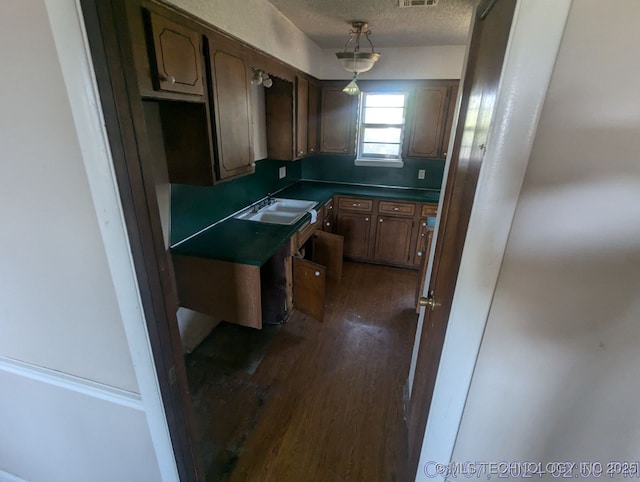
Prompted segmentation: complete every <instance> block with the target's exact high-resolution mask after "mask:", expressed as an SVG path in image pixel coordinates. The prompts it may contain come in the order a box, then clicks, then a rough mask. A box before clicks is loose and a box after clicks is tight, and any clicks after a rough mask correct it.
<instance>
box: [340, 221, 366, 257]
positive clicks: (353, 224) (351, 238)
mask: <svg viewBox="0 0 640 482" xmlns="http://www.w3.org/2000/svg"><path fill="white" fill-rule="evenodd" d="M370 216H371V215H370V214H363V213H349V212H338V223H337V225H338V226H337V230H336V232H337V233H338V234H340V235H342V236H344V239H345V243H344V255H345V256H346V257H347V258H360V259H363V258H366V257H367V255H368V253H369V239H370V237H369V233H370V231H371V229H370V227H371V217H370Z"/></svg>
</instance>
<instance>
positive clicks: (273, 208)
mask: <svg viewBox="0 0 640 482" xmlns="http://www.w3.org/2000/svg"><path fill="white" fill-rule="evenodd" d="M315 205H316V202H315V201H303V200H301V199H282V198H274V199H271V200H270V203H269V204H265V205H264V206H262V207H260V204H257V205H256V206H253V207H251V208H248V209H245V210H244V211H241V212H240V213H239V214H237V215H236V216H235V218H236V219H243V220H245V221H257V222H260V223H270V224H294V223H296V222H297V221H299V220H300V218H302V216H304V215H305V214H307V213H308V212H309V211H310V210H311V209H312V208H313V207H314V206H315Z"/></svg>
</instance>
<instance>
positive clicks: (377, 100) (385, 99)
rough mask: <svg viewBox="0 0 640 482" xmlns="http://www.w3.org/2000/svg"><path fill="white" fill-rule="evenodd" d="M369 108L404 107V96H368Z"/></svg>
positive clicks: (367, 104) (367, 103)
mask: <svg viewBox="0 0 640 482" xmlns="http://www.w3.org/2000/svg"><path fill="white" fill-rule="evenodd" d="M364 105H365V106H367V107H404V94H367V97H366V101H365V104H364Z"/></svg>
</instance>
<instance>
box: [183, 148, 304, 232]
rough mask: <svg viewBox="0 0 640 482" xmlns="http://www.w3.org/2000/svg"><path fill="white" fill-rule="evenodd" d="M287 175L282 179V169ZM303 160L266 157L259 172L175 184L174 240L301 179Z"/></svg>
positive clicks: (260, 165) (260, 163) (259, 165)
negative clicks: (197, 183)
mask: <svg viewBox="0 0 640 482" xmlns="http://www.w3.org/2000/svg"><path fill="white" fill-rule="evenodd" d="M281 166H286V167H287V176H286V177H285V178H283V179H278V169H279V168H280V167H281ZM300 170H301V165H300V162H287V161H273V160H271V159H263V160H262V161H258V162H256V172H255V173H254V174H251V175H249V176H244V177H241V178H239V179H235V180H233V181H229V182H223V183H220V184H217V185H215V186H191V185H185V184H172V185H171V244H175V243H177V242H179V241H182V240H183V239H184V238H186V237H188V236H191V235H192V234H193V233H196V232H198V231H200V230H202V229H204V228H206V227H208V226H210V225H211V224H213V223H215V222H217V221H220V220H221V219H223V218H226V217H227V216H229V215H230V214H233V213H235V212H236V211H239V210H240V209H242V208H244V207H245V206H247V205H249V204H252V203H254V202H256V201H258V200H260V199H262V198H263V197H265V196H266V195H267V194H269V193H272V192H275V191H278V190H280V189H282V188H284V187H286V186H289V185H290V184H293V183H295V182H297V181H299V180H300Z"/></svg>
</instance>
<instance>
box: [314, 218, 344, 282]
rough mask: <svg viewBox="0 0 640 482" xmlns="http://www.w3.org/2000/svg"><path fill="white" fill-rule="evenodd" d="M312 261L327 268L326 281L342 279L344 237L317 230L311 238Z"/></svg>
mask: <svg viewBox="0 0 640 482" xmlns="http://www.w3.org/2000/svg"><path fill="white" fill-rule="evenodd" d="M312 246H313V247H312V249H311V251H312V252H313V261H314V262H315V263H318V264H319V265H321V266H324V267H326V268H327V279H330V280H332V281H340V280H341V279H342V257H343V251H344V237H343V236H339V235H337V234H331V233H327V232H325V231H320V230H317V231H316V232H315V234H314V235H313V237H312Z"/></svg>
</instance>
